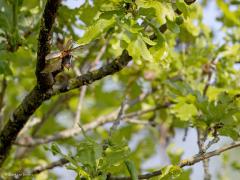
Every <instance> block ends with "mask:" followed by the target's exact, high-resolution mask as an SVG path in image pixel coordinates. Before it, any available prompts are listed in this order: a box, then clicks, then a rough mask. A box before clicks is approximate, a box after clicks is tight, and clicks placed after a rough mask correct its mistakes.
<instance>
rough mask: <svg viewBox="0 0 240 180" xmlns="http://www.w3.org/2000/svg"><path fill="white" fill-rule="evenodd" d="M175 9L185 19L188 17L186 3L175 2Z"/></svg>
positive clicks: (179, 0)
mask: <svg viewBox="0 0 240 180" xmlns="http://www.w3.org/2000/svg"><path fill="white" fill-rule="evenodd" d="M176 6H177V8H178V9H179V10H180V11H181V12H182V13H183V16H184V17H185V18H187V17H189V10H188V7H187V5H186V3H185V2H184V1H183V0H177V2H176Z"/></svg>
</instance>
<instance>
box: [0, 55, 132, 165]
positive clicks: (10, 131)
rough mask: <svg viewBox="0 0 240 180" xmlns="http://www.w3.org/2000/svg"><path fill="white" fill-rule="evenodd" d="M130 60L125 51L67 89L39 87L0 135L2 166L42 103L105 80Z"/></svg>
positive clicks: (24, 101)
mask: <svg viewBox="0 0 240 180" xmlns="http://www.w3.org/2000/svg"><path fill="white" fill-rule="evenodd" d="M130 60H131V57H130V56H129V55H128V53H127V52H126V51H124V52H123V54H122V55H121V56H120V57H119V58H118V59H116V60H114V61H113V62H111V63H109V64H107V65H105V66H103V67H102V68H100V69H98V70H94V71H91V72H88V73H86V74H83V75H81V76H79V77H77V78H75V79H73V80H72V81H71V82H70V84H69V86H68V88H67V89H59V90H56V91H50V90H48V91H47V92H46V93H44V92H42V90H41V89H39V87H38V86H36V87H35V88H34V89H33V90H32V91H31V92H30V93H29V95H27V96H26V97H25V99H24V100H23V102H22V103H21V104H20V105H19V107H18V108H17V109H16V110H15V111H14V113H13V116H12V117H11V118H10V120H9V121H8V123H7V124H6V125H5V126H4V128H3V130H2V132H1V133H0V165H1V164H2V163H3V161H4V160H5V158H6V156H7V153H8V152H9V150H10V147H11V145H12V143H13V142H14V141H15V140H16V137H17V135H18V133H19V132H20V131H21V129H22V128H23V126H24V125H25V123H26V122H27V120H28V118H29V117H30V116H31V115H32V114H33V113H34V112H35V111H36V109H37V108H38V107H39V106H40V105H41V104H42V102H44V101H45V100H47V99H50V98H51V96H53V95H56V94H59V93H61V92H67V91H69V90H72V89H76V88H79V87H81V86H83V85H87V84H91V83H93V82H94V81H96V80H99V79H102V78H104V77H105V76H108V75H111V74H114V73H116V72H118V71H120V70H122V69H123V67H124V66H126V65H127V64H128V62H129V61H130ZM77 132H78V130H77Z"/></svg>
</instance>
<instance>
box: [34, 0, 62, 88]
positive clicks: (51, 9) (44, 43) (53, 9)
mask: <svg viewBox="0 0 240 180" xmlns="http://www.w3.org/2000/svg"><path fill="white" fill-rule="evenodd" d="M60 3H61V0H48V1H47V3H46V6H45V9H44V12H43V16H42V19H41V26H40V32H39V37H38V52H37V65H36V72H35V74H36V77H37V82H38V83H37V84H38V85H39V87H40V89H41V90H47V89H49V88H50V87H52V85H53V82H54V81H53V77H52V74H45V73H41V71H42V70H43V69H44V67H45V56H46V55H47V54H48V53H49V51H50V43H49V42H50V39H51V30H52V26H53V23H54V21H55V17H56V14H57V10H58V7H59V5H60Z"/></svg>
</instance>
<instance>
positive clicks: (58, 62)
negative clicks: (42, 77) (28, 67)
mask: <svg viewBox="0 0 240 180" xmlns="http://www.w3.org/2000/svg"><path fill="white" fill-rule="evenodd" d="M61 69H62V59H59V58H55V59H51V61H49V62H47V63H46V64H45V67H44V69H43V70H42V71H41V73H51V72H54V71H57V70H61Z"/></svg>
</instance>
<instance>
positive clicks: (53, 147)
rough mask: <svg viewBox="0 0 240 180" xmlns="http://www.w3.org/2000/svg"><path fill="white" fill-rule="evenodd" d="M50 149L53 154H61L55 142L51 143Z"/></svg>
mask: <svg viewBox="0 0 240 180" xmlns="http://www.w3.org/2000/svg"><path fill="white" fill-rule="evenodd" d="M51 151H52V153H53V155H56V154H62V152H61V149H60V148H59V146H58V145H57V144H56V143H53V144H52V145H51Z"/></svg>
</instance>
